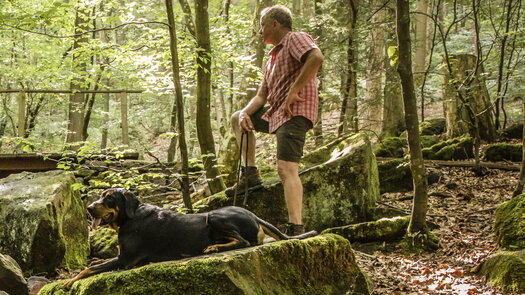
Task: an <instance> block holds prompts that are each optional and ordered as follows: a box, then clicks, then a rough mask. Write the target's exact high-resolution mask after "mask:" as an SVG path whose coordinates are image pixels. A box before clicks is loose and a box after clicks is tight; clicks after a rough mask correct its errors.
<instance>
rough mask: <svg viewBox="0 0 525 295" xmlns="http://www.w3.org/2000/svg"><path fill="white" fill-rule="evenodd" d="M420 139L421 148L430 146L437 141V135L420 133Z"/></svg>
mask: <svg viewBox="0 0 525 295" xmlns="http://www.w3.org/2000/svg"><path fill="white" fill-rule="evenodd" d="M420 140H421V147H422V148H426V147H431V146H433V145H435V144H437V143H439V137H437V136H435V135H422V136H420Z"/></svg>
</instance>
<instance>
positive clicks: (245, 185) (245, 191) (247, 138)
mask: <svg viewBox="0 0 525 295" xmlns="http://www.w3.org/2000/svg"><path fill="white" fill-rule="evenodd" d="M249 139H250V136H249V134H248V132H246V154H245V155H244V178H245V179H244V201H243V202H242V206H243V207H245V208H246V200H247V199H248V147H249V145H248V140H249ZM241 141H242V138H241ZM241 153H242V150H241Z"/></svg>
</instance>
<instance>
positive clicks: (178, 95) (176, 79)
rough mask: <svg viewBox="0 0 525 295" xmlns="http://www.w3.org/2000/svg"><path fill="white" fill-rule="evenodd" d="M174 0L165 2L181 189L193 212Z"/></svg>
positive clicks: (187, 204) (187, 205)
mask: <svg viewBox="0 0 525 295" xmlns="http://www.w3.org/2000/svg"><path fill="white" fill-rule="evenodd" d="M172 1H173V0H165V3H166V12H167V16H168V24H169V31H170V53H171V68H172V71H173V84H174V86H175V101H176V107H177V118H178V122H177V123H178V127H179V148H180V156H181V167H182V171H181V187H182V199H183V201H184V206H186V208H188V209H189V210H190V212H191V211H193V208H192V205H191V196H190V178H189V164H188V147H187V145H186V136H185V130H184V105H183V103H182V87H181V84H180V74H179V53H178V49H177V31H176V30H175V17H174V15H173V2H172Z"/></svg>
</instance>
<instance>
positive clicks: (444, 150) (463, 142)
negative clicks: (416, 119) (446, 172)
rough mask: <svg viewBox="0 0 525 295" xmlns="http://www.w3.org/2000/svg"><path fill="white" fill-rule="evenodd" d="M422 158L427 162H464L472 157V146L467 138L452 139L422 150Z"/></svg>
mask: <svg viewBox="0 0 525 295" xmlns="http://www.w3.org/2000/svg"><path fill="white" fill-rule="evenodd" d="M422 152H423V158H425V159H429V160H444V161H450V160H465V159H471V158H473V157H474V144H473V141H472V138H470V137H468V136H464V137H458V138H452V139H449V140H447V141H443V142H440V143H437V144H435V145H433V146H431V147H427V148H423V150H422Z"/></svg>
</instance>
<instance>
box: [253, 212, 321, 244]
mask: <svg viewBox="0 0 525 295" xmlns="http://www.w3.org/2000/svg"><path fill="white" fill-rule="evenodd" d="M256 218H257V223H259V225H260V226H261V227H262V229H263V231H264V233H265V234H267V235H269V236H270V237H272V238H274V239H275V240H277V241H279V240H289V239H306V238H309V237H313V236H317V235H318V233H317V231H315V230H312V231H309V232H305V233H304V234H300V235H297V236H287V235H285V234H283V233H282V232H281V231H280V230H279V229H277V228H276V227H275V226H273V225H272V224H271V223H269V222H267V221H265V220H262V219H260V218H259V217H257V216H256Z"/></svg>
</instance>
